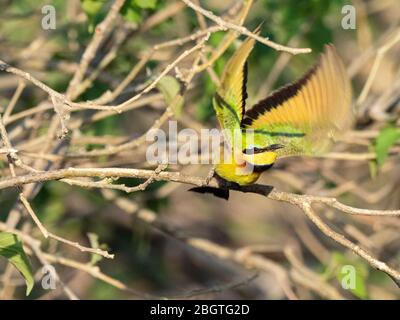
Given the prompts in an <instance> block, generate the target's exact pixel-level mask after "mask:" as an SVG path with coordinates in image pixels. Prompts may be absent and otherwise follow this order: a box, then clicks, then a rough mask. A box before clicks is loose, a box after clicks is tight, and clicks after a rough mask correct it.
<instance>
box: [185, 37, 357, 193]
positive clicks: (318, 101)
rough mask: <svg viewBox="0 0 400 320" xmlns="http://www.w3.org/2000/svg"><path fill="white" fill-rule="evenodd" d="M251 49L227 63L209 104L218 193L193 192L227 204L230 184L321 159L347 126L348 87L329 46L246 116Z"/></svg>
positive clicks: (208, 189) (247, 42) (249, 46)
mask: <svg viewBox="0 0 400 320" xmlns="http://www.w3.org/2000/svg"><path fill="white" fill-rule="evenodd" d="M254 43H255V40H254V39H253V38H248V39H246V40H245V41H244V42H243V43H242V45H241V46H240V47H239V48H238V50H237V51H236V52H235V53H234V54H233V56H232V57H231V58H230V60H229V61H228V62H227V64H226V66H225V69H224V71H223V74H222V77H221V85H220V87H219V88H218V90H217V92H216V94H215V96H214V99H213V106H214V110H215V112H216V115H217V118H218V121H219V124H220V126H221V128H222V129H223V132H224V140H225V148H224V149H223V150H222V151H221V154H220V158H219V161H218V163H217V164H216V165H215V167H214V170H215V173H214V177H216V178H217V179H218V180H219V181H220V182H221V183H220V185H221V188H211V187H199V188H193V189H191V190H192V191H196V192H201V193H213V194H214V195H216V196H218V197H222V198H225V199H227V198H228V196H229V184H231V185H232V184H238V185H240V186H243V185H248V184H252V183H254V182H255V181H256V180H257V179H258V178H259V176H260V175H261V173H262V172H263V171H265V170H267V169H269V168H270V167H271V166H272V165H273V164H274V163H275V161H276V160H277V159H278V158H281V157H288V156H300V155H307V156H313V155H320V154H323V153H325V152H326V151H328V150H329V148H330V146H331V145H332V141H333V139H334V138H335V137H336V136H337V135H338V134H339V133H342V132H343V131H345V130H346V129H347V128H348V127H349V126H350V124H351V123H352V120H353V112H352V108H351V84H350V80H349V78H348V76H347V74H346V70H345V68H344V66H343V63H342V61H341V59H340V58H339V56H338V54H337V52H336V50H335V48H334V47H333V45H326V46H325V50H324V52H323V53H322V54H321V55H320V57H319V60H318V61H317V63H316V64H315V65H314V66H313V67H312V68H311V69H310V70H309V71H308V72H306V73H305V74H304V75H303V76H302V77H301V78H300V79H298V80H297V81H295V82H293V83H291V84H289V85H286V86H284V87H282V88H280V89H278V90H276V91H274V92H273V93H272V94H271V95H269V96H268V97H267V98H265V99H263V100H261V101H259V102H258V103H256V104H255V105H254V106H252V107H251V108H249V109H248V110H246V99H247V91H246V82H247V72H248V70H247V69H248V67H247V62H246V61H247V58H248V56H249V54H250V52H251V51H252V49H253V47H254Z"/></svg>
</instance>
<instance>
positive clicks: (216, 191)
mask: <svg viewBox="0 0 400 320" xmlns="http://www.w3.org/2000/svg"><path fill="white" fill-rule="evenodd" d="M188 191H193V192H198V193H211V194H213V195H214V196H216V197H218V198H222V199H225V200H228V199H229V189H223V188H215V187H207V186H206V187H194V188H191V189H189V190H188Z"/></svg>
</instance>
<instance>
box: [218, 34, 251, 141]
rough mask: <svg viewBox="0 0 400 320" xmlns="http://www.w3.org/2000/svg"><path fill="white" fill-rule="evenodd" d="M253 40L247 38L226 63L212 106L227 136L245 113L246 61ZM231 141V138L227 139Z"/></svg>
mask: <svg viewBox="0 0 400 320" xmlns="http://www.w3.org/2000/svg"><path fill="white" fill-rule="evenodd" d="M254 42H255V40H254V39H252V38H247V39H246V40H245V41H244V42H243V43H242V44H241V46H240V47H239V48H238V49H237V51H236V52H235V53H234V54H233V56H232V57H231V58H230V59H229V61H228V62H227V64H226V66H225V69H224V71H223V73H222V77H221V85H220V87H219V88H218V90H217V92H216V94H215V96H214V99H213V106H214V109H215V112H216V114H217V118H218V120H219V123H220V126H221V128H222V129H227V130H226V131H228V133H229V134H232V133H233V130H235V129H238V132H239V134H240V125H241V122H242V119H243V115H244V112H245V104H246V98H247V92H246V82H247V63H246V60H247V58H248V56H249V54H250V52H251V50H252V49H253V47H254ZM229 140H230V141H231V137H229Z"/></svg>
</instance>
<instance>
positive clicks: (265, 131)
mask: <svg viewBox="0 0 400 320" xmlns="http://www.w3.org/2000/svg"><path fill="white" fill-rule="evenodd" d="M352 120H353V112H352V108H351V84H350V81H349V78H348V76H347V74H346V70H345V68H344V66H343V63H342V61H341V59H340V58H339V56H338V55H337V53H336V50H335V48H334V47H333V46H332V45H326V46H325V50H324V53H323V54H321V56H320V58H319V61H318V62H317V63H316V65H315V66H314V67H313V68H311V69H310V70H309V71H308V72H307V73H306V74H305V75H304V76H303V77H302V78H300V79H299V80H298V81H296V82H294V83H292V84H290V85H287V86H285V87H283V88H281V89H279V90H277V91H275V92H273V93H272V94H271V95H270V96H269V97H267V98H266V99H264V100H261V101H260V102H258V103H257V104H256V105H254V106H253V107H252V108H251V109H250V110H248V111H247V112H246V114H245V118H244V119H243V122H242V125H243V128H244V129H250V130H251V131H253V132H254V140H255V141H254V142H255V145H257V146H261V147H265V146H268V145H271V144H283V145H284V148H282V149H279V150H277V153H278V156H293V155H315V154H321V153H323V152H326V151H327V150H328V149H329V146H330V144H331V141H332V139H333V138H334V137H335V136H337V135H338V134H339V133H341V132H342V131H344V130H345V129H347V128H348V127H349V126H350V124H351V123H352Z"/></svg>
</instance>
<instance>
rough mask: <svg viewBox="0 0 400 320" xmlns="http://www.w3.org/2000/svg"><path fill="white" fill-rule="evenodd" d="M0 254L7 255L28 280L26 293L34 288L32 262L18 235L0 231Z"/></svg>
mask: <svg viewBox="0 0 400 320" xmlns="http://www.w3.org/2000/svg"><path fill="white" fill-rule="evenodd" d="M0 256H3V257H5V258H6V259H7V260H8V261H9V262H11V263H12V264H13V265H14V267H15V268H17V270H18V271H19V272H20V273H21V274H22V276H23V277H24V278H25V282H26V295H29V293H30V292H31V290H32V288H33V284H34V279H33V274H32V268H31V264H30V262H29V260H28V257H27V256H26V254H25V251H24V249H23V247H22V242H21V240H20V239H19V238H18V236H17V235H15V234H13V233H9V232H0Z"/></svg>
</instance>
